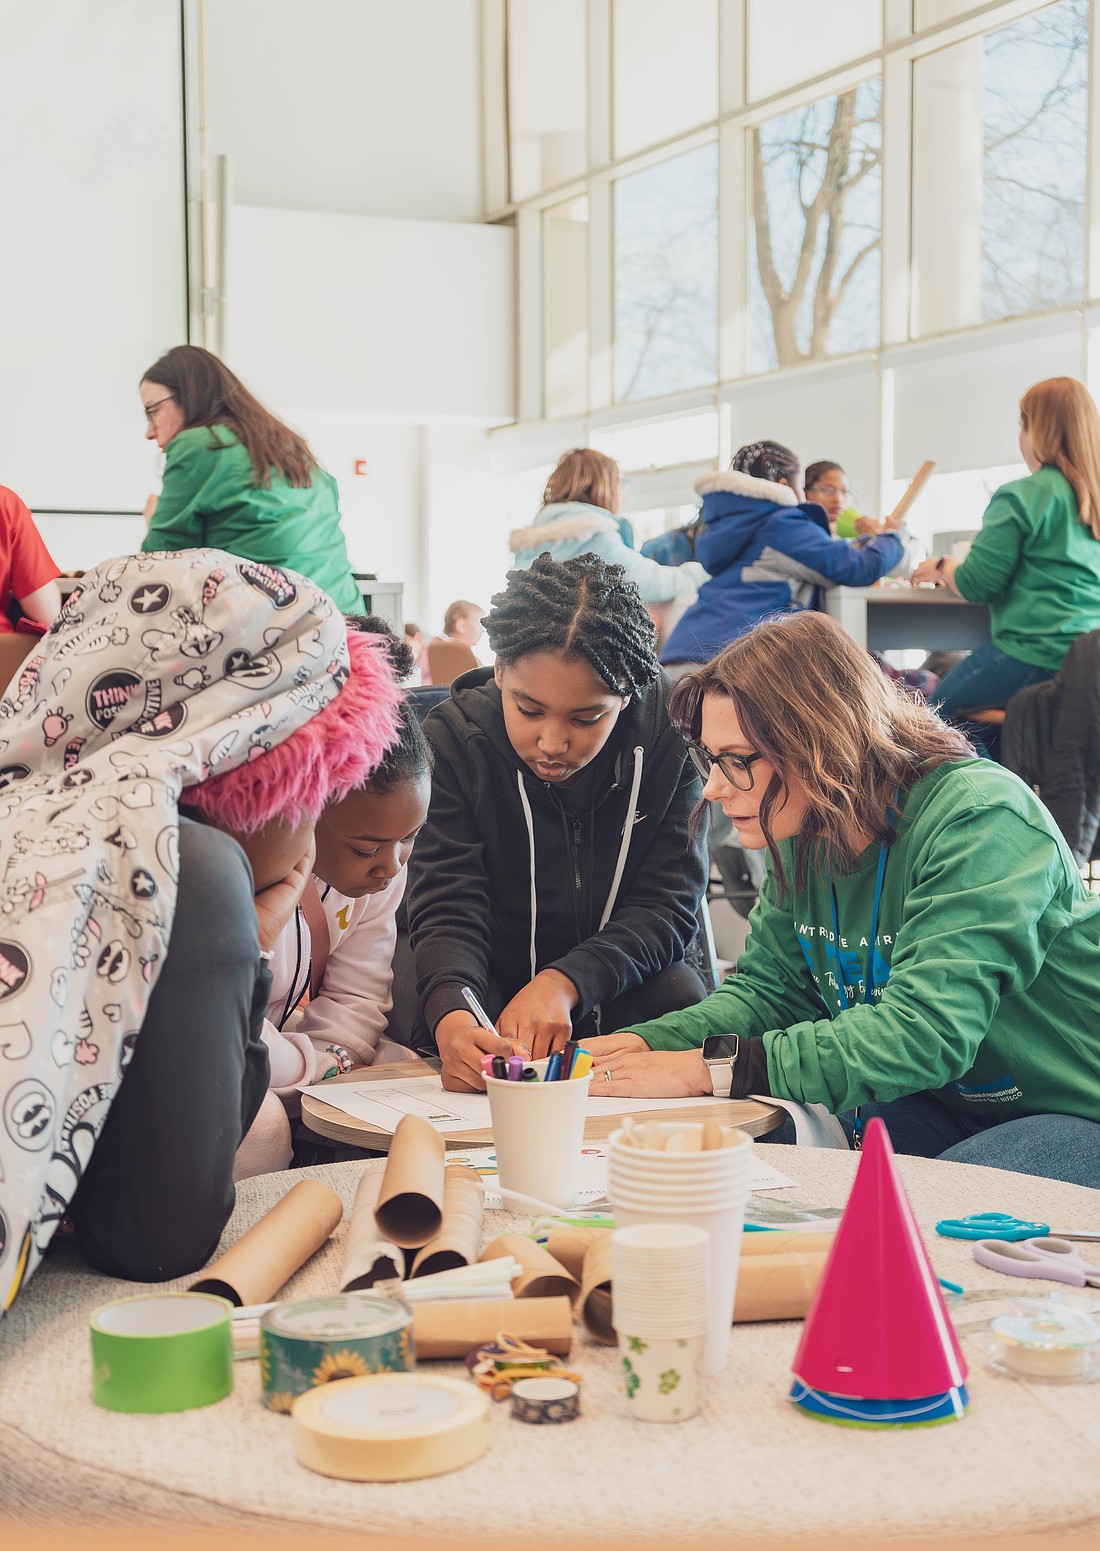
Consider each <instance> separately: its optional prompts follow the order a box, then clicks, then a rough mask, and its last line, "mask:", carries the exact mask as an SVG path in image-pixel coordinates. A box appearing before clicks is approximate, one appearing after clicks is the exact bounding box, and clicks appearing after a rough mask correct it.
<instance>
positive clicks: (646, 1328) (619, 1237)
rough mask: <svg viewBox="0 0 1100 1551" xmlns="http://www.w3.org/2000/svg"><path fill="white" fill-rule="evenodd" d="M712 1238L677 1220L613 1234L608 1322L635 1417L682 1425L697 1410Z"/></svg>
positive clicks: (708, 1300) (706, 1316) (627, 1396)
mask: <svg viewBox="0 0 1100 1551" xmlns="http://www.w3.org/2000/svg"><path fill="white" fill-rule="evenodd" d="M709 1247H710V1235H709V1233H708V1232H707V1231H706V1229H704V1228H699V1227H693V1226H691V1225H684V1224H679V1223H646V1224H641V1225H639V1226H636V1227H631V1228H616V1229H615V1230H614V1232H613V1233H612V1235H611V1311H612V1312H611V1321H612V1324H613V1325H614V1327H615V1332H616V1335H617V1336H618V1342H619V1360H620V1363H621V1365H622V1377H623V1387H624V1390H625V1392H626V1400H627V1407H628V1410H629V1412H630V1415H631V1416H633V1417H635V1418H636V1419H637V1420H639V1421H643V1422H683V1421H687V1420H688V1418H689V1417H692V1416H694V1415H695V1413H696V1412H697V1411H698V1409H699V1373H700V1368H701V1367H702V1360H703V1355H704V1348H705V1343H706V1338H707V1329H708V1313H709V1302H710V1298H709V1274H708V1262H709Z"/></svg>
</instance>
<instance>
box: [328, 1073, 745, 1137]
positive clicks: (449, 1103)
mask: <svg viewBox="0 0 1100 1551" xmlns="http://www.w3.org/2000/svg"><path fill="white" fill-rule="evenodd" d="M302 1092H303V1093H308V1094H309V1095H310V1096H311V1097H312V1098H316V1099H321V1100H322V1101H323V1102H324V1103H325V1104H331V1105H332V1107H333V1109H338V1110H341V1111H342V1112H343V1113H344V1114H345V1115H352V1116H353V1117H354V1118H355V1119H356V1120H365V1121H366V1122H367V1123H368V1124H369V1125H372V1126H377V1127H378V1129H379V1130H380V1131H387V1132H389V1134H390V1135H391V1136H392V1135H393V1133H394V1131H396V1129H397V1127H398V1124H399V1123H400V1121H401V1120H403V1119H404V1117H405V1116H406V1115H419V1117H420V1118H421V1120H426V1121H427V1122H428V1124H429V1125H430V1126H434V1127H435V1129H436V1130H437V1131H440V1132H442V1133H443V1135H444V1136H445V1135H446V1134H447V1133H448V1132H449V1131H469V1130H474V1129H476V1128H478V1127H484V1128H485V1129H486V1130H488V1129H489V1127H490V1126H491V1124H492V1120H491V1118H490V1115H489V1096H488V1094H485V1093H446V1092H444V1089H443V1084H442V1082H441V1081H440V1079H439V1078H438V1077H437V1076H436V1075H435V1074H434V1073H433V1074H431V1075H430V1076H427V1077H393V1078H389V1079H387V1080H386V1081H385V1082H347V1083H331V1084H330V1083H315V1084H314V1085H313V1086H312V1087H311V1088H303V1089H302ZM713 1103H714V1100H713V1099H599V1098H594V1097H593V1096H592V1095H591V1094H589V1098H588V1113H589V1114H590V1115H632V1114H636V1113H637V1112H638V1111H640V1110H655V1109H675V1110H679V1111H680V1112H681V1113H682V1114H683V1115H684V1118H685V1119H690V1118H691V1111H692V1109H694V1108H697V1107H698V1106H699V1105H700V1104H710V1105H713Z"/></svg>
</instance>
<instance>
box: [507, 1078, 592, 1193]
mask: <svg viewBox="0 0 1100 1551" xmlns="http://www.w3.org/2000/svg"><path fill="white" fill-rule="evenodd" d="M554 1061H555V1057H553V1056H551V1057H549V1058H548V1059H547V1060H544V1061H528V1062H526V1063H525V1064H524V1068H523V1071H524V1072H529V1071H533V1072H535V1074H536V1075H537V1078H538V1081H533V1080H529V1079H527V1080H525V1078H524V1076H523V1073H521V1075H520V1078H519V1080H515V1079H512V1078H510V1077H509V1076H505V1077H503V1078H501V1077H496V1076H493V1075H492V1073H491V1072H487V1073H486V1076H485V1087H486V1089H487V1090H488V1093H489V1113H490V1115H491V1116H492V1122H493V1145H494V1147H495V1149H496V1156H497V1172H498V1174H499V1175H500V1193H501V1197H502V1200H503V1205H504V1209H505V1211H519V1212H524V1211H526V1210H527V1207H526V1205H525V1203H523V1202H516V1201H515V1200H513V1199H512V1198H511V1197H510V1196H509V1192H510V1191H515V1192H516V1193H517V1194H518V1195H520V1196H530V1197H533V1198H535V1199H537V1200H539V1201H546V1202H548V1203H550V1204H551V1205H552V1206H556V1207H561V1208H567V1207H571V1206H572V1205H573V1204H574V1202H575V1200H576V1196H577V1189H578V1187H579V1184H580V1168H581V1147H582V1144H583V1142H584V1117H585V1111H586V1108H587V1104H588V1086H589V1082H590V1080H591V1076H590V1074H586V1075H585V1076H584V1077H576V1076H574V1077H573V1079H572V1080H571V1081H570V1080H565V1081H562V1080H559V1081H554V1080H552V1078H551V1077H550V1075H549V1074H550V1072H551V1071H552V1063H553V1062H554ZM559 1066H560V1060H559Z"/></svg>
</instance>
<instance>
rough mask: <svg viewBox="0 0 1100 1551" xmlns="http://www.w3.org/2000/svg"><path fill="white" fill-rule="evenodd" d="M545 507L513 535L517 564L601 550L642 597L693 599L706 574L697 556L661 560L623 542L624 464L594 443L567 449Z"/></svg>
mask: <svg viewBox="0 0 1100 1551" xmlns="http://www.w3.org/2000/svg"><path fill="white" fill-rule="evenodd" d="M543 502H544V503H545V504H544V505H543V508H542V510H541V511H540V512H539V514H538V516H537V517H536V518H535V521H534V522H533V524H532V525H531V527H529V528H517V529H516V530H515V531H514V532H513V533H512V534H511V535H510V537H509V545H510V548H511V550H512V553H513V554H514V555H515V561H516V565H517V566H518V567H519V568H520V569H521V570H526V569H527V568H528V567H529V566H530V565H531V564H532V562H533V561H534V559H535V557H536V555H541V554H549V555H550V557H551V559H553V560H557V561H561V560H571V559H572V558H573V557H574V556H575V555H598V556H599V558H600V559H601V560H605V561H607V562H608V563H609V564H612V565H621V566H622V568H623V570H624V571H625V572H626V574H627V578H628V579H629V580H630V581H632V582H635V583H637V587H638V591H639V592H640V593H641V595H642V602H643V603H675V602H679V603H691V602H693V601H694V599H695V597H696V594H697V593H698V591H699V588H700V587H701V586H702V584H703V583H704V582H705V581H706V579H707V573H706V572H705V571H704V570H703V567H702V566H701V565H699V564H698V563H697V562H695V561H688V562H686V563H685V564H684V565H660V564H659V563H658V562H657V561H656V560H648V559H646V557H645V556H644V555H640V554H639V553H638V551H637V550H636V549H631V547H630V546H629V545H628V544H627V543H625V542H624V540H623V535H622V529H621V527H620V525H619V520H618V518H617V517H616V516H615V515H614V514H615V512H616V510H617V508H618V505H619V470H618V466H617V464H616V463H615V461H614V459H612V458H608V457H606V456H605V455H604V454H603V453H602V452H595V451H594V450H593V449H592V448H590V447H575V448H574V449H573V450H572V451H571V452H567V453H563V454H562V456H561V458H560V459H559V460H558V465H557V467H556V468H555V469H554V472H553V473H552V474H551V476H550V478H549V480H548V481H547V484H546V489H545V491H544V492H543Z"/></svg>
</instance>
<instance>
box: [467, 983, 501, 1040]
mask: <svg viewBox="0 0 1100 1551" xmlns="http://www.w3.org/2000/svg"><path fill="white" fill-rule="evenodd" d="M462 1000H463V1001H464V1002H465V1003H466V1006H467V1007H468V1008H469V1009H470V1011H471V1012H472V1013H473V1015H474V1017H475V1018H476V1019H477V1021H478V1022H479V1023H480V1024H481V1027H482V1028H483V1029H488V1031H489V1033H490V1034H496V1035H497V1038H498V1039H499V1038H500V1035H499V1032H498V1031H497V1030H496V1029H495V1028H494V1027H493V1025H492V1023H491V1022H490V1019H489V1014H488V1013H487V1012H486V1011H485V1009H484V1007H482V1005H481V1003H480V1002H479V1001H478V999H477V997H476V996H475V995H474V993H473V992H472V991H471V990H470V988H469V986H463V987H462Z"/></svg>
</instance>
